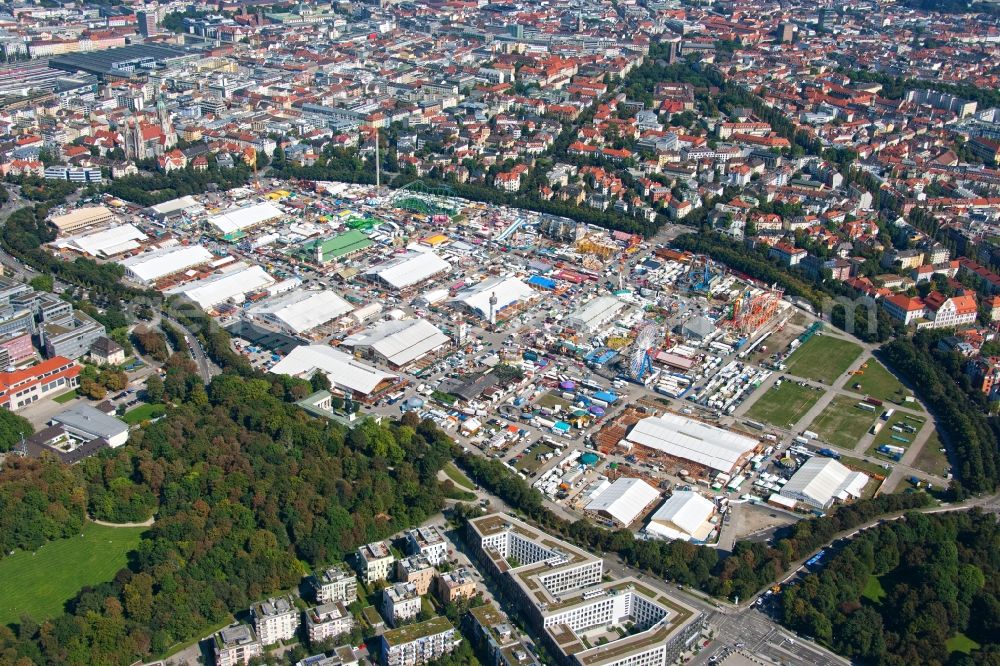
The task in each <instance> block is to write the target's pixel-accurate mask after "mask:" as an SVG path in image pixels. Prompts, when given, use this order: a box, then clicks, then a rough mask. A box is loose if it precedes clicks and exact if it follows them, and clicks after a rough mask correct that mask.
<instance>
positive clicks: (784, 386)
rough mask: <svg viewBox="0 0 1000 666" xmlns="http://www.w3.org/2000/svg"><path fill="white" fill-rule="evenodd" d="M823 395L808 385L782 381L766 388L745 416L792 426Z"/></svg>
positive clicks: (777, 424) (783, 425)
mask: <svg viewBox="0 0 1000 666" xmlns="http://www.w3.org/2000/svg"><path fill="white" fill-rule="evenodd" d="M822 396H823V393H822V391H817V390H816V389H814V388H811V387H809V386H799V385H798V384H796V383H795V382H793V381H784V382H782V383H781V386H779V387H777V388H774V387H773V386H772V387H771V388H769V389H767V390H766V391H765V392H764V393H763V394H762V395H761V396H760V397H759V398H758V399H757V402H755V403H754V404H753V406H752V407H751V408H750V410H749V411H748V412H747V418H749V419H753V420H754V421H763V422H764V423H770V424H771V425H776V426H779V427H782V428H787V427H791V426H794V425H795V424H796V423H797V422H798V420H799V419H801V418H802V417H803V416H805V414H806V412H808V411H809V408H810V407H812V406H813V405H815V404H816V402H817V401H818V400H819V399H820V398H821V397H822Z"/></svg>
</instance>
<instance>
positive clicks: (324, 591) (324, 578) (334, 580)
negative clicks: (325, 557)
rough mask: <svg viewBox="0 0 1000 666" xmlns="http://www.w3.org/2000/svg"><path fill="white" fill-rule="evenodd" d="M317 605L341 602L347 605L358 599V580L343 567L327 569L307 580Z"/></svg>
mask: <svg viewBox="0 0 1000 666" xmlns="http://www.w3.org/2000/svg"><path fill="white" fill-rule="evenodd" d="M309 584H310V585H311V586H312V589H313V594H314V595H315V599H316V602H317V603H320V604H329V603H332V602H334V601H342V602H344V603H345V604H349V603H351V602H352V601H354V600H355V599H357V598H358V579H357V577H356V576H355V575H354V574H353V573H352V572H350V571H348V570H347V569H345V568H343V567H339V566H337V567H328V568H326V569H324V570H323V571H317V572H316V573H314V574H313V575H312V576H311V577H310V578H309Z"/></svg>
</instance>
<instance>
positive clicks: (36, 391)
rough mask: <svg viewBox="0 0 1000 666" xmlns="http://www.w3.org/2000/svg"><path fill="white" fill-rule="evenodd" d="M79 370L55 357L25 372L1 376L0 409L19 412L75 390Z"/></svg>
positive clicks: (62, 358) (75, 365) (1, 373)
mask: <svg viewBox="0 0 1000 666" xmlns="http://www.w3.org/2000/svg"><path fill="white" fill-rule="evenodd" d="M79 375H80V366H79V365H78V364H77V363H76V361H71V360H70V359H68V358H66V357H65V356H54V357H52V358H50V359H48V360H46V361H42V362H41V363H39V364H38V365H34V366H32V367H30V368H26V369H24V370H14V371H12V372H0V406H2V407H6V408H7V409H9V410H11V411H16V410H18V409H21V408H22V407H25V406H27V405H30V404H31V403H33V402H35V401H36V400H38V399H40V398H47V397H49V396H50V395H53V394H55V393H63V392H65V391H67V390H69V389H71V388H75V387H76V386H77V383H78V376H79Z"/></svg>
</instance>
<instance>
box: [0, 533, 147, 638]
mask: <svg viewBox="0 0 1000 666" xmlns="http://www.w3.org/2000/svg"><path fill="white" fill-rule="evenodd" d="M146 529H148V528H146V527H105V526H103V525H96V524H94V523H91V522H88V523H86V524H85V525H84V526H83V536H82V537H81V536H77V537H71V538H69V539H59V540H56V541H50V542H48V543H46V544H45V545H44V546H42V547H41V548H39V549H38V551H37V552H35V553H31V552H28V551H18V552H16V553H14V554H13V555H11V556H9V557H4V558H3V559H2V560H0V624H4V625H5V624H8V623H11V622H17V621H19V620H20V618H21V615H24V614H27V615H30V616H31V617H32V618H34V619H35V620H36V621H37V620H44V619H48V618H51V617H55V616H56V615H59V614H60V613H62V612H63V604H65V603H66V601H67V600H69V599H72V598H73V596H75V595H76V593H77V592H79V591H80V588H82V587H84V586H85V585H96V584H98V583H104V582H107V581H109V580H111V579H112V578H114V577H115V574H116V573H118V570H119V569H121V568H122V567H124V566H125V564H126V562H127V556H128V553H129V552H130V551H132V550H135V549H136V547H137V546H138V545H139V537H140V535H141V534H142V533H143V532H144V531H145V530H146Z"/></svg>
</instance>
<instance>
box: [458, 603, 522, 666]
mask: <svg viewBox="0 0 1000 666" xmlns="http://www.w3.org/2000/svg"><path fill="white" fill-rule="evenodd" d="M467 618H468V619H467V623H468V626H471V635H472V641H473V642H474V643H477V644H480V645H482V646H483V648H484V651H485V653H486V654H487V655H489V657H490V660H489V661H488V662H487V664H486V666H538V663H539V662H538V658H537V657H535V654H534V652H533V651H532V650H531V649H529V648H528V645H527V642H528V641H527V638H526V637H525V636H523V635H522V634H521V632H520V631H518V630H517V627H515V626H514V624H513V623H512V622H511V621H510V619H509V618H508V617H507V614H506V613H504V612H503V611H502V610H500V608H498V607H497V605H496V604H494V603H492V602H490V603H488V604H483V605H482V606H477V607H476V608H473V609H471V610H470V611H469V614H468V616H467Z"/></svg>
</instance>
